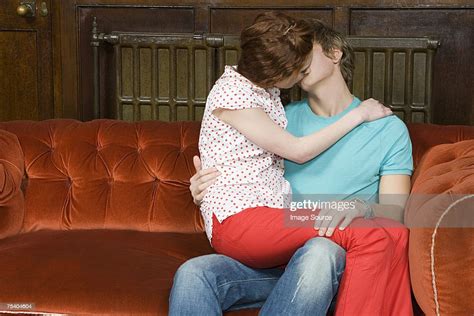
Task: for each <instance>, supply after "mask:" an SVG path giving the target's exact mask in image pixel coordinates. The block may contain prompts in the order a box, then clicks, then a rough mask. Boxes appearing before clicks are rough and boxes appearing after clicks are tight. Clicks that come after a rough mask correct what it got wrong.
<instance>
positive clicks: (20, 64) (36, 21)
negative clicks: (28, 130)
mask: <svg viewBox="0 0 474 316" xmlns="http://www.w3.org/2000/svg"><path fill="white" fill-rule="evenodd" d="M51 12H52V10H51V0H37V1H31V0H28V1H21V0H2V1H1V4H0V121H8V120H20V119H21V120H42V119H48V118H52V117H53V116H54V103H53V72H52V56H53V54H52V41H51V39H52V37H51V25H52V23H51Z"/></svg>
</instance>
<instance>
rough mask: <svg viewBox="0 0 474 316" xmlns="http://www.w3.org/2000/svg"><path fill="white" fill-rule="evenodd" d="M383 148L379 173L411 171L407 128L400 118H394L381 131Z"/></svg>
mask: <svg viewBox="0 0 474 316" xmlns="http://www.w3.org/2000/svg"><path fill="white" fill-rule="evenodd" d="M382 146H383V147H384V148H385V150H384V157H383V160H382V164H381V167H380V175H381V176H383V175H389V174H406V175H411V174H412V173H413V156H412V145H411V140H410V135H409V134H408V129H407V127H406V125H405V123H403V122H402V121H401V120H400V119H398V118H396V117H395V118H394V119H393V120H392V121H391V122H390V123H389V124H388V126H386V128H385V129H384V130H383V131H382Z"/></svg>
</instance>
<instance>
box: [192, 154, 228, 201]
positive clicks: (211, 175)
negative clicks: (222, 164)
mask: <svg viewBox="0 0 474 316" xmlns="http://www.w3.org/2000/svg"><path fill="white" fill-rule="evenodd" d="M193 163H194V168H196V173H195V174H194V176H192V177H191V179H190V180H189V181H190V182H191V185H190V186H189V190H190V191H191V195H192V196H193V201H194V204H196V205H200V204H201V202H202V199H203V198H204V195H206V193H207V188H208V187H209V186H210V185H212V184H213V183H214V182H216V181H217V177H218V176H220V175H221V173H220V172H219V170H217V168H209V169H205V170H202V166H201V159H199V157H198V156H194V157H193Z"/></svg>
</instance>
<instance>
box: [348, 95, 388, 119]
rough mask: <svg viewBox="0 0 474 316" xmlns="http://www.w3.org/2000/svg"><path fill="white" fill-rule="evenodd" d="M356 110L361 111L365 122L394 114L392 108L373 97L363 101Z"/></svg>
mask: <svg viewBox="0 0 474 316" xmlns="http://www.w3.org/2000/svg"><path fill="white" fill-rule="evenodd" d="M354 111H359V113H360V115H361V117H362V120H363V121H365V122H371V121H375V120H378V119H380V118H383V117H386V116H389V115H392V114H393V113H392V110H390V108H388V107H386V106H384V105H383V104H382V103H380V102H379V101H377V100H375V99H372V98H370V99H367V100H365V101H364V102H362V103H361V104H360V105H359V106H358V107H357V108H356V109H355V110H354Z"/></svg>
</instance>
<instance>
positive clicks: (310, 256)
mask: <svg viewBox="0 0 474 316" xmlns="http://www.w3.org/2000/svg"><path fill="white" fill-rule="evenodd" d="M295 255H296V258H300V260H299V263H298V265H299V266H300V268H302V269H303V270H306V271H308V268H310V267H311V269H309V271H311V270H319V271H321V270H320V268H322V267H328V268H330V267H331V266H332V265H329V264H330V263H333V264H334V265H336V267H337V268H338V269H344V266H345V262H346V251H345V250H344V249H343V248H342V247H341V246H339V245H338V244H336V243H335V242H333V241H331V240H330V239H328V238H325V237H315V238H312V239H310V240H308V241H307V242H306V243H305V244H304V246H303V247H301V248H300V249H298V250H297V252H296V253H295ZM294 257H295V256H294ZM315 266H318V267H320V268H318V269H314V267H315Z"/></svg>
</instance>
